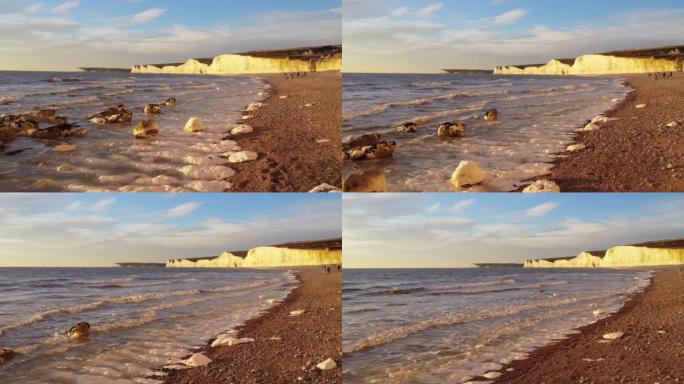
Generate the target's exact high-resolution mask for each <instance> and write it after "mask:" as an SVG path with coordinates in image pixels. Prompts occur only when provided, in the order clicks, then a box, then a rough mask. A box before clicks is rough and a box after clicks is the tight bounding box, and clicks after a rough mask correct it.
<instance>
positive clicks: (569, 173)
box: [539, 73, 684, 192]
mask: <svg viewBox="0 0 684 384" xmlns="http://www.w3.org/2000/svg"><path fill="white" fill-rule="evenodd" d="M627 79H628V83H629V84H630V85H631V86H632V87H633V88H634V89H635V90H634V91H633V92H631V93H630V94H629V96H628V97H627V99H626V100H625V101H624V102H623V103H622V104H620V105H619V106H618V107H617V108H615V109H614V110H612V111H610V112H609V113H607V114H606V116H608V117H611V118H618V119H619V120H615V121H611V122H607V123H602V124H599V125H600V126H601V128H600V129H599V130H595V131H590V132H584V133H579V134H578V135H577V138H576V140H577V142H578V143H582V144H585V145H586V146H587V148H586V149H584V150H582V151H580V152H577V153H573V154H571V155H570V156H566V155H567V153H564V154H561V156H560V157H559V159H558V160H557V161H556V162H555V165H554V167H553V168H552V170H551V174H550V175H547V176H543V177H539V178H540V179H544V178H546V179H548V178H550V179H552V180H554V181H555V182H556V183H557V184H558V185H559V186H560V188H561V191H562V192H681V191H684V74H681V73H677V74H675V75H674V76H673V77H672V78H668V79H661V80H657V81H654V80H651V79H650V78H649V77H648V75H646V74H643V75H630V76H627ZM639 104H646V107H645V108H643V109H637V108H636V106H637V105H639ZM677 121H678V122H679V123H678V126H677V127H674V128H671V127H667V126H666V125H667V124H670V123H672V122H677Z"/></svg>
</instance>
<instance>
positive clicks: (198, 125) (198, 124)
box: [184, 117, 204, 133]
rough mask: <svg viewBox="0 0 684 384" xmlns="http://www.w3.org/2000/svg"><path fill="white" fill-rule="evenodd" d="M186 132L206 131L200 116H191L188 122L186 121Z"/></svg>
mask: <svg viewBox="0 0 684 384" xmlns="http://www.w3.org/2000/svg"><path fill="white" fill-rule="evenodd" d="M184 129H185V132H188V133H194V132H202V131H204V123H203V122H202V119H200V118H199V117H191V118H190V120H188V122H187V123H185V128H184Z"/></svg>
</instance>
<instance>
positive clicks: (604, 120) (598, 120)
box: [591, 116, 619, 124]
mask: <svg viewBox="0 0 684 384" xmlns="http://www.w3.org/2000/svg"><path fill="white" fill-rule="evenodd" d="M614 120H619V119H618V118H616V117H606V116H596V117H594V118H593V119H591V122H592V123H594V124H596V123H607V122H609V121H614Z"/></svg>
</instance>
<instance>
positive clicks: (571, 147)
mask: <svg viewBox="0 0 684 384" xmlns="http://www.w3.org/2000/svg"><path fill="white" fill-rule="evenodd" d="M586 147H587V146H586V145H585V144H582V143H580V144H573V145H568V147H567V148H565V149H566V150H567V151H568V152H577V151H581V150H583V149H585V148H586Z"/></svg>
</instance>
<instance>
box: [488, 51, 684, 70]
mask: <svg viewBox="0 0 684 384" xmlns="http://www.w3.org/2000/svg"><path fill="white" fill-rule="evenodd" d="M680 67H681V65H678V63H677V61H676V60H671V59H658V58H652V57H619V56H611V55H593V54H592V55H583V56H580V57H578V58H577V59H575V62H574V64H568V63H564V62H562V61H560V60H551V61H549V62H548V63H547V64H545V65H542V66H525V67H522V68H520V67H516V66H502V67H496V69H495V70H494V74H497V75H611V74H625V73H648V72H676V71H677V70H678V69H679V68H680Z"/></svg>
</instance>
